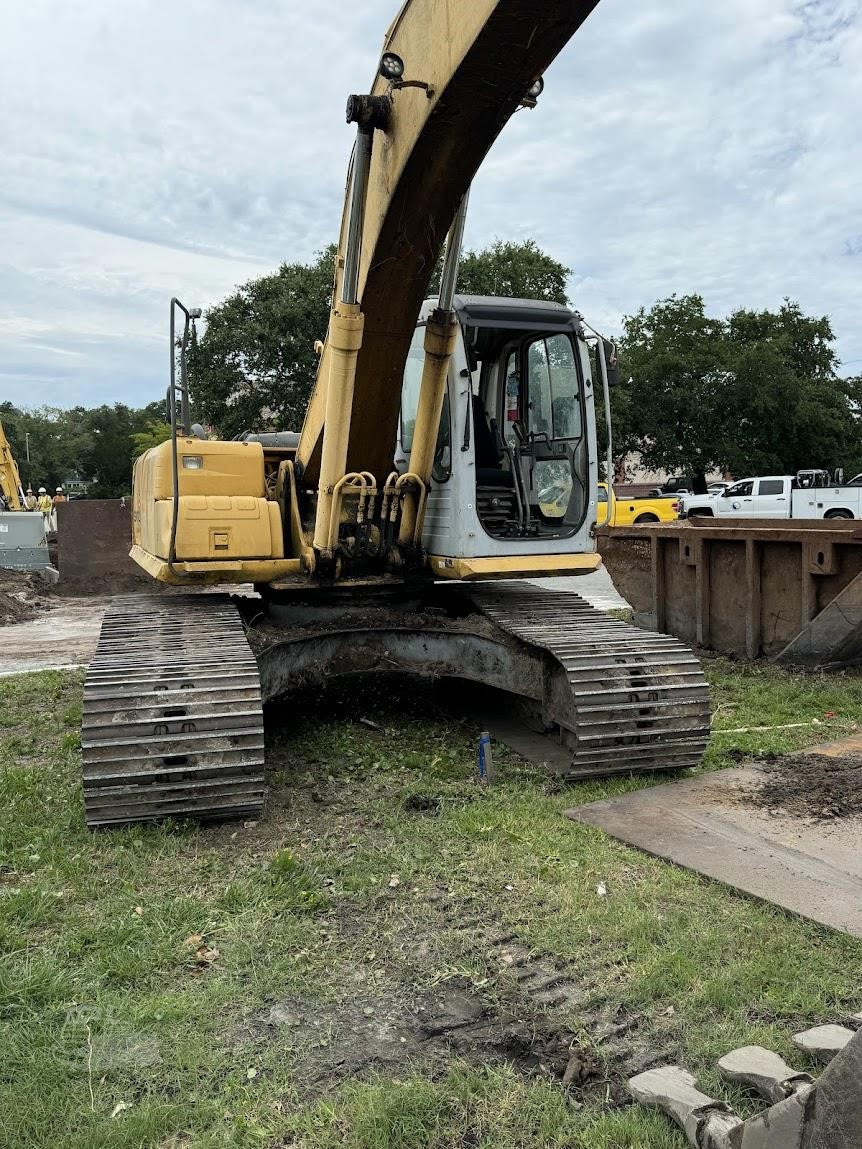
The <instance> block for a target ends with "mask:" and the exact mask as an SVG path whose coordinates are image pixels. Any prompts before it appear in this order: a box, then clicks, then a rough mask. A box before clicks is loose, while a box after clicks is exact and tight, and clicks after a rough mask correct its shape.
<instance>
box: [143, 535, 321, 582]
mask: <svg viewBox="0 0 862 1149" xmlns="http://www.w3.org/2000/svg"><path fill="white" fill-rule="evenodd" d="M129 557H130V558H132V559H134V561H135V562H136V563H137V564H138V566H139V567H143V569H144V570H145V571H146V572H147V574H149V575H152V577H153V578H154V579H157V580H158V581H159V582H167V583H174V584H175V585H177V586H182V585H187V584H189V583H194V584H202V585H206V584H207V583H231V582H233V583H238V582H265V583H270V582H275V580H276V579H281V578H286V577H287V576H288V575H298V574H301V573H302V562H301V560H300V559H235V560H222V561H219V560H214V561H212V562H175V563H173V565H172V564H171V563H169V562H167V560H165V559H160V558H156V556H155V555H151V554H149V553H148V552H147V551H145V550H144V549H143V548H142V547H139V546H138V545H137V544H136V545H135V546H133V547H132V549H131V550H130V551H129Z"/></svg>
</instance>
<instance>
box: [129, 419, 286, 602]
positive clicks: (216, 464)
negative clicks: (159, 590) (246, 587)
mask: <svg viewBox="0 0 862 1149" xmlns="http://www.w3.org/2000/svg"><path fill="white" fill-rule="evenodd" d="M177 456H178V477H179V507H178V514H177V535H176V546H175V556H176V559H177V561H178V562H179V561H187V562H189V561H190V562H206V563H209V562H219V563H222V564H224V563H225V562H227V563H235V562H239V561H240V560H252V561H261V560H264V561H269V560H274V559H275V560H278V559H283V558H284V529H283V527H282V522H281V513H280V510H279V506H278V503H276V502H274V501H272V500H269V499H267V498H265V493H266V485H265V481H264V465H263V448H262V447H261V445H260V443H232V442H211V441H209V440H204V439H180V440H178V442H177ZM188 457H191V459H192V460H193V461H194V462H195V463H199V465H196V466H193V467H188V466H185V465H184V459H187V458H188ZM173 508H174V501H173V472H172V465H171V444H170V442H167V443H161V444H160V445H159V446H158V447H153V448H152V449H151V450H149V451H147V452H146V453H145V454H144V455H142V456H141V458H140V459H138V460H137V462H136V463H135V474H134V497H133V516H132V521H133V527H132V540H133V542H134V544H135V546H134V547H133V549H132V557H133V558H134V559H135V561H136V562H138V563H140V565H142V566H143V567H144V568H145V569H146V570H150V566H151V564H149V563H148V562H144V561H142V558H143V556H144V555H146V556H149V557H150V558H151V559H152V560H153V562H154V563H155V565H156V566H158V564H159V563H160V562H161V561H166V560H168V559H169V557H170V541H171V524H172V520H173ZM150 573H153V572H152V570H150ZM155 577H156V578H158V577H161V576H160V575H158V574H157V575H155ZM243 581H246V580H243Z"/></svg>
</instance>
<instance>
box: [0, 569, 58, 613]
mask: <svg viewBox="0 0 862 1149" xmlns="http://www.w3.org/2000/svg"><path fill="white" fill-rule="evenodd" d="M51 605H52V602H51V592H50V588H49V586H48V584H47V583H46V582H45V581H44V580H43V579H42V578H41V577H40V576H39V575H37V574H34V573H32V572H30V571H13V570H6V569H4V568H0V626H10V625H11V624H13V623H16V622H25V621H26V620H27V619H31V618H35V617H36V616H37V615H39V614H41V613H42V612H43V611H45V610H50V608H51Z"/></svg>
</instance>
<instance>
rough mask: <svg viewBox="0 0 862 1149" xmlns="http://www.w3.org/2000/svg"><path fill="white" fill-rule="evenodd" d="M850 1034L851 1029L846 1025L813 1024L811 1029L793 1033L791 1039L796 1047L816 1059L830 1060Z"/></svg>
mask: <svg viewBox="0 0 862 1149" xmlns="http://www.w3.org/2000/svg"><path fill="white" fill-rule="evenodd" d="M852 1036H853V1030H852V1029H848V1028H847V1026H846V1025H815V1026H814V1028H813V1029H805V1030H803V1031H802V1033H794V1035H793V1038H792V1040H793V1044H794V1045H795V1046H796V1048H797V1049H802V1050H804V1051H805V1053H808V1054H810V1055H811V1056H812V1057H815V1058H817V1060H818V1061H831V1060H832V1058H833V1057H834V1056H835V1054H836V1053H840V1052H841V1050H842V1049H843V1048H844V1046H845V1045H846V1044H847V1042H848V1041H849V1040H850V1038H851V1037H852Z"/></svg>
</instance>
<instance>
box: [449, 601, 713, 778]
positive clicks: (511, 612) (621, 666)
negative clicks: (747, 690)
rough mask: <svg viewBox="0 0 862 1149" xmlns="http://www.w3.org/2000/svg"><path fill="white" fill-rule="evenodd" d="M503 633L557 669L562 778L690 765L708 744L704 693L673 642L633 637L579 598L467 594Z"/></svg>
mask: <svg viewBox="0 0 862 1149" xmlns="http://www.w3.org/2000/svg"><path fill="white" fill-rule="evenodd" d="M470 597H471V599H472V600H473V602H474V604H475V605H476V607H477V608H478V609H479V610H481V611H482V612H483V613H484V614H485V615H487V616H488V617H489V618H490V619H491V620H492V621H493V622H494V623H496V625H497V626H499V627H501V628H502V629H503V630H505V631H506V632H507V633H509V634H511V635H513V636H514V637H515V638H518V639H520V640H521V641H522V642H526V643H529V644H530V645H531V646H534V647H538V648H540V649H542V650H544V651H545V652H546V654H548V655H550V656H551V657H552V658H553V659H554V660H555V661H556V663H557V664H558V665H559V666H560V667H561V668H562V670H563V672H564V673H565V676H566V678H567V680H568V683H569V688H570V691H571V699H570V705H571V711H570V715H569V717H568V718H565V717H563V718H561V720H560V725H561V727H562V729H563V733H564V741H565V742H566V745H567V746H569V747H570V748H571V749H572V753H573V756H572V764H571V768H570V769H569V770H566V771H565V774H566V776H567V777H569V778H584V777H590V776H592V777H595V776H596V775H601V774H614V773H622V772H628V771H630V770H666V769H678V768H680V767H683V766H697V765H699V764H700V761H701V759H702V757H703V754H704V751H705V750H706V744H707V741H708V739H709V687H708V685H707V682H706V679H705V678H704V675H703V671H702V669H701V667H700V663H699V662H698V660H697V658H696V657H695V655H694V654H693V653H692V652H691V650H689V649H688V648H687V647H686V646H684V645H683V644H682V643H681V642H679V641H677V639H675V638H671V637H670V636H669V635H665V634H655V633H653V632H651V631H646V630H640V629H638V628H637V627H635V626H630V625H629V624H628V623H625V622H623V621H621V620H620V619H616V618H613V617H612V616H610V615H607V614H605V613H603V612H602V611H599V610H596V609H595V608H594V607H592V606H590V605H589V603H587V602H585V601H584V600H583V599H582V598H581V597H580V596H579V595H577V594H573V593H571V592H567V591H548V590H542V589H540V588H538V587H523V586H521V587H516V586H506V585H505V584H498V585H496V586H493V587H487V588H485V587H482V588H478V589H477V590H472V589H471V592H470Z"/></svg>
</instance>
